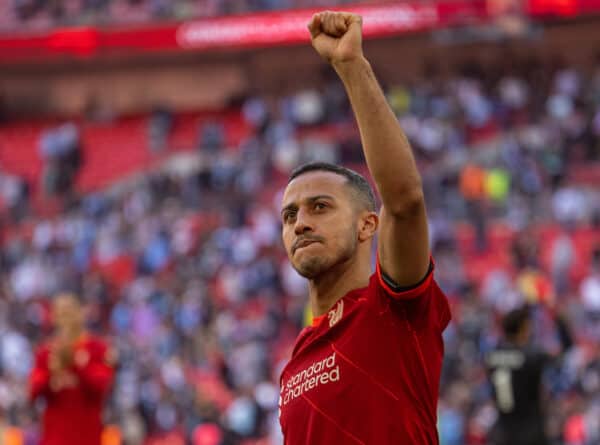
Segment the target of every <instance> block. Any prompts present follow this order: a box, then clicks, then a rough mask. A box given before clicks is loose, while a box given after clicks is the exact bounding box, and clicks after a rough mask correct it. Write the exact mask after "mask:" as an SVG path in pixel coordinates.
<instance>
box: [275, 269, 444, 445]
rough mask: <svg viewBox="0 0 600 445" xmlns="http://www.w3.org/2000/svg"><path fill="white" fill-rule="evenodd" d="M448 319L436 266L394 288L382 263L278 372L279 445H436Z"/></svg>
mask: <svg viewBox="0 0 600 445" xmlns="http://www.w3.org/2000/svg"><path fill="white" fill-rule="evenodd" d="M449 321H450V309H449V306H448V301H447V299H446V297H445V296H444V294H443V293H442V291H441V290H440V288H439V287H438V285H437V283H436V282H435V281H434V279H433V264H432V266H431V268H430V271H429V273H428V274H427V276H426V277H425V278H424V279H423V281H422V282H421V283H420V284H419V285H418V286H416V287H414V288H411V289H409V290H400V291H395V290H394V289H393V288H392V284H391V283H389V280H387V279H385V278H384V277H383V276H382V274H381V272H380V269H379V267H378V268H377V271H376V272H375V273H374V274H373V275H372V276H371V278H370V281H369V285H368V286H367V287H365V288H362V289H356V290H353V291H351V292H349V293H348V294H346V295H345V296H344V297H343V298H341V299H340V300H339V301H338V302H337V303H336V304H335V305H334V306H333V308H332V309H331V310H330V311H329V312H328V313H327V316H326V317H322V318H321V319H320V320H318V322H317V324H316V325H315V326H313V327H308V328H305V329H304V330H303V331H302V332H301V333H300V336H299V337H298V339H297V340H296V344H295V346H294V350H293V353H292V358H291V360H290V362H289V363H288V364H287V365H286V367H285V368H284V370H283V372H282V375H281V393H280V402H279V404H280V422H281V427H282V430H283V435H284V438H285V445H301V444H302V445H346V444H347V445H350V444H352V445H356V444H366V445H388V444H389V445H391V444H394V445H397V444H402V445H409V444H411V445H412V444H438V443H439V442H438V435H437V429H436V423H437V413H436V411H437V399H438V391H439V380H440V373H441V368H442V358H443V354H444V346H443V340H442V332H443V331H444V329H445V328H446V326H447V325H448V323H449Z"/></svg>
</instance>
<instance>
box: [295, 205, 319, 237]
mask: <svg viewBox="0 0 600 445" xmlns="http://www.w3.org/2000/svg"><path fill="white" fill-rule="evenodd" d="M312 231H314V226H313V224H312V221H311V220H310V217H309V215H307V212H304V211H302V210H299V211H298V214H297V215H296V223H295V224H294V232H295V233H296V235H301V234H303V233H306V232H312Z"/></svg>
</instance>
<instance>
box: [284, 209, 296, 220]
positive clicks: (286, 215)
mask: <svg viewBox="0 0 600 445" xmlns="http://www.w3.org/2000/svg"><path fill="white" fill-rule="evenodd" d="M295 216H296V211H295V210H288V211H286V212H284V213H283V222H285V223H289V222H290V221H292V220H293V219H294V217H295Z"/></svg>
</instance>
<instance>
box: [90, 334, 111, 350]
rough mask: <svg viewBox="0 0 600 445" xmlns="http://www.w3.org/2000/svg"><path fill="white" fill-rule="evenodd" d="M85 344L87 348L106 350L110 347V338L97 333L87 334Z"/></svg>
mask: <svg viewBox="0 0 600 445" xmlns="http://www.w3.org/2000/svg"><path fill="white" fill-rule="evenodd" d="M84 344H85V345H86V347H87V348H89V349H94V350H98V351H104V350H106V349H108V348H109V347H110V342H109V340H108V339H106V338H105V337H103V336H100V335H97V334H88V335H86V338H85V341H84Z"/></svg>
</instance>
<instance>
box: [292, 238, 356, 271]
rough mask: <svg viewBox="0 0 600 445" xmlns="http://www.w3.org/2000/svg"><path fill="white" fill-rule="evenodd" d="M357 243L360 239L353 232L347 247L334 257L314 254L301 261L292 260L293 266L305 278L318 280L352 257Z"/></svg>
mask: <svg viewBox="0 0 600 445" xmlns="http://www.w3.org/2000/svg"><path fill="white" fill-rule="evenodd" d="M357 243H358V241H357V239H356V236H355V234H354V233H353V234H352V237H351V238H349V240H348V242H347V243H346V245H345V247H344V248H343V249H342V250H341V251H340V252H339V253H338V254H337V255H336V256H335V257H334V258H331V257H330V258H327V257H324V256H319V255H313V256H310V257H308V258H305V259H303V260H302V261H301V262H299V263H294V262H292V267H293V268H294V269H295V270H296V272H298V274H300V275H301V276H303V277H304V278H306V279H308V280H316V279H317V278H319V277H320V276H321V275H323V274H325V273H327V272H328V271H329V270H331V269H332V268H334V267H335V266H337V265H338V264H341V263H344V262H346V261H348V260H349V259H350V258H352V257H353V256H354V255H355V253H356V248H357Z"/></svg>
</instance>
